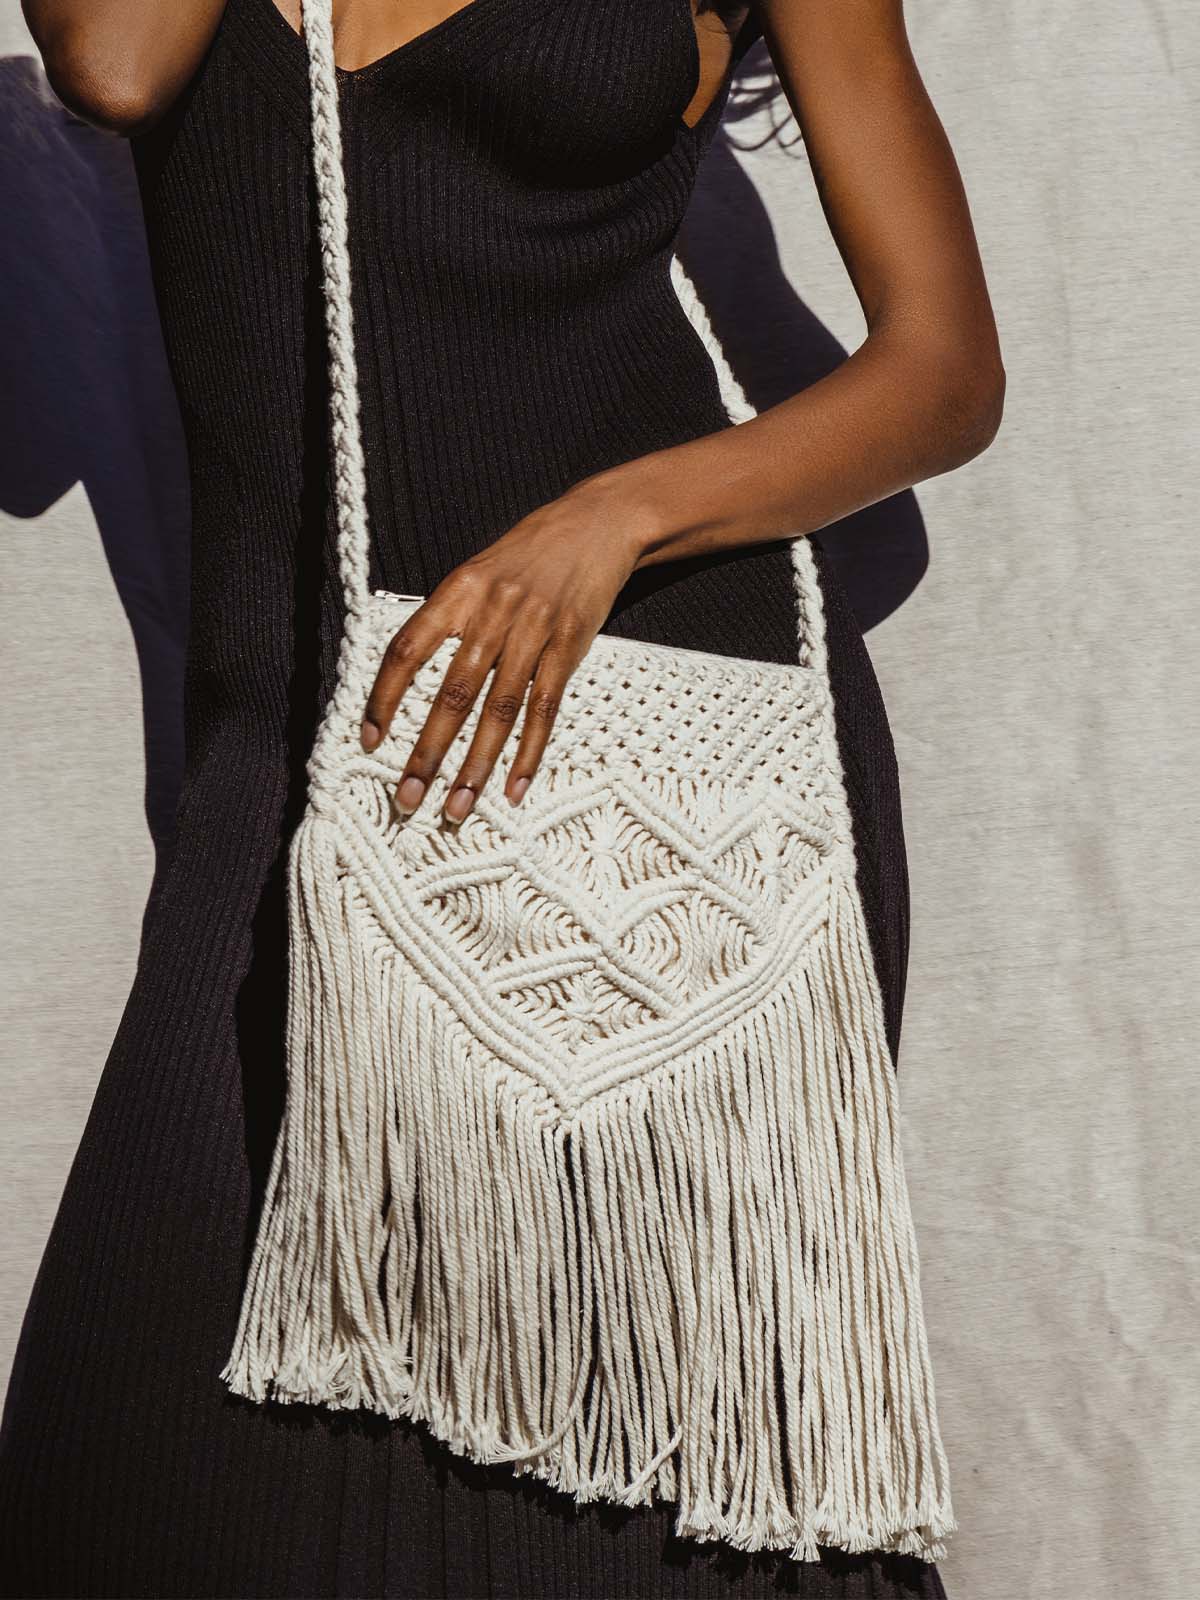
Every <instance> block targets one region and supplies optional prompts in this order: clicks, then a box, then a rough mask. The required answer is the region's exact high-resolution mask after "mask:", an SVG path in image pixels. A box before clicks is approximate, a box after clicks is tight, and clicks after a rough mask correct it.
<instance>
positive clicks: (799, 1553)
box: [221, 0, 956, 1561]
mask: <svg viewBox="0 0 1200 1600" xmlns="http://www.w3.org/2000/svg"><path fill="white" fill-rule="evenodd" d="M304 32H305V37H306V39H307V43H308V53H309V65H310V79H311V94H312V119H313V120H312V129H313V144H314V160H315V169H316V180H317V182H316V187H317V196H318V224H319V232H320V241H321V253H322V262H323V275H324V292H325V310H326V321H327V330H328V341H329V355H330V373H331V394H332V401H331V411H332V426H333V475H334V493H335V497H336V513H337V527H338V556H339V569H340V573H341V578H342V582H343V585H344V589H345V602H346V622H345V631H344V637H343V641H342V647H341V655H340V658H339V663H338V676H337V684H336V689H335V692H334V694H333V696H332V698H331V701H330V703H329V706H328V707H327V709H326V711H325V714H324V717H323V719H322V721H321V724H320V728H319V731H318V734H317V738H316V741H315V745H314V748H313V751H312V755H311V758H310V761H309V765H308V775H309V791H308V804H307V809H306V812H305V815H304V817H303V818H302V820H301V823H300V825H299V827H298V829H297V831H296V833H295V834H294V836H293V838H292V841H291V844H290V854H289V868H288V898H289V937H290V984H289V999H288V1016H287V1047H288V1085H287V1098H286V1105H285V1110H284V1118H283V1124H282V1128H281V1131H280V1134H279V1138H278V1142H277V1145H276V1148H275V1152H274V1159H273V1163H272V1167H271V1171H270V1174H269V1180H268V1186H267V1191H266V1195H265V1200H264V1205H263V1211H262V1214H261V1217H260V1219H259V1224H258V1233H257V1238H256V1242H255V1248H254V1252H253V1257H252V1261H251V1265H250V1269H249V1274H248V1278H247V1282H246V1286H245V1291H244V1295H243V1299H242V1305H241V1314H240V1320H239V1325H238V1329H237V1334H236V1339H235V1342H234V1346H233V1349H232V1352H231V1354H230V1357H229V1360H228V1362H227V1364H226V1366H225V1367H224V1369H223V1370H222V1373H221V1377H222V1378H223V1379H224V1380H225V1382H226V1383H227V1384H228V1386H229V1387H230V1388H231V1389H232V1390H233V1391H235V1392H236V1393H238V1394H241V1395H245V1396H248V1397H250V1398H251V1399H254V1400H267V1399H276V1400H281V1401H291V1402H307V1403H315V1404H319V1405H324V1406H330V1407H335V1408H359V1407H361V1408H367V1409H370V1410H373V1411H377V1412H382V1413H384V1414H385V1415H387V1416H389V1417H409V1418H415V1419H419V1420H420V1421H422V1422H423V1423H425V1424H427V1425H428V1427H429V1428H430V1429H431V1430H432V1432H433V1433H434V1434H435V1435H436V1436H437V1437H438V1438H439V1439H441V1440H443V1441H445V1443H446V1444H447V1445H449V1446H450V1447H451V1448H452V1449H453V1450H455V1451H457V1452H458V1453H460V1454H465V1455H467V1456H470V1457H472V1458H474V1459H475V1460H478V1461H482V1462H489V1461H500V1460H503V1461H509V1462H511V1463H513V1466H514V1470H517V1471H525V1472H533V1473H536V1474H537V1475H538V1476H539V1477H541V1478H543V1479H545V1480H548V1482H549V1483H551V1484H553V1485H555V1486H556V1487H557V1488H559V1489H561V1490H563V1491H565V1492H566V1493H568V1494H570V1495H573V1496H575V1497H576V1499H578V1500H580V1501H585V1500H594V1499H597V1498H606V1499H610V1500H614V1501H619V1502H622V1503H624V1504H627V1505H633V1504H637V1503H639V1502H642V1503H645V1502H648V1501H650V1500H651V1498H652V1497H655V1496H657V1497H661V1498H663V1499H666V1500H670V1501H673V1502H675V1503H676V1506H677V1517H676V1523H675V1526H676V1529H677V1531H678V1532H679V1533H681V1534H685V1535H691V1536H693V1537H696V1538H701V1539H722V1540H726V1541H729V1542H731V1543H732V1544H734V1545H736V1546H738V1547H740V1548H742V1549H747V1550H754V1549H760V1548H764V1547H774V1548H780V1549H783V1550H786V1551H788V1552H789V1553H790V1554H791V1555H792V1556H794V1557H795V1558H796V1559H800V1560H809V1561H814V1560H816V1559H817V1558H818V1554H817V1547H818V1545H829V1546H838V1547H841V1548H843V1549H845V1550H848V1551H866V1550H896V1551H901V1552H906V1553H911V1554H915V1555H919V1556H922V1557H924V1558H925V1559H926V1560H936V1559H938V1558H940V1557H941V1555H942V1554H943V1553H944V1543H943V1540H944V1539H945V1538H946V1536H947V1535H949V1534H950V1533H951V1532H952V1531H953V1530H954V1528H955V1527H956V1523H955V1521H954V1518H953V1513H952V1508H951V1501H950V1491H949V1478H948V1471H947V1465H946V1459H945V1455H944V1452H943V1448H942V1443H941V1440H940V1437H939V1433H938V1425H937V1417H936V1409H935V1401H934V1388H933V1379H932V1374H931V1370H930V1362H929V1355H928V1350H927V1344H926V1336H925V1328H924V1323H923V1313H922V1308H921V1300H920V1290H919V1268H918V1257H917V1250H916V1244H915V1240H914V1234H913V1227H912V1219H911V1214H910V1207H909V1198H908V1192H907V1188H906V1184H905V1176H904V1167H903V1162H902V1155H901V1147H900V1136H899V1115H898V1108H897V1101H896V1088H895V1075H894V1070H893V1063H892V1060H891V1057H890V1054H889V1048H888V1043H887V1038H886V1035H885V1030H884V1015H883V1007H882V998H881V994H880V990H879V984H878V979H877V975H876V971H875V968H874V965H873V961H872V956H871V949H870V944H869V941H868V934H867V928H866V924H865V922H864V916H863V909H862V905H861V902H860V897H859V890H858V887H857V882H856V875H855V857H854V850H853V843H852V832H851V819H850V812H849V807H848V801H847V796H846V791H845V788H844V786H843V781H842V772H841V765H840V761H839V755H838V748H837V740H836V732H835V727H834V704H833V698H832V694H831V691H830V686H829V677H828V672H827V667H826V657H825V644H824V626H823V617H822V604H821V594H820V590H819V587H818V580H817V574H816V570H815V567H814V563H813V555H812V551H811V547H810V546H809V544H808V541H807V540H806V539H805V538H803V537H801V538H797V539H795V540H794V541H793V544H792V549H793V552H794V563H795V565H794V571H795V591H796V598H797V607H798V638H799V650H798V660H797V662H796V664H795V665H778V664H771V663H766V662H760V661H753V660H744V659H731V658H729V657H727V656H718V655H710V654H708V653H706V652H703V651H696V650H681V649H674V648H670V647H666V646H662V645H653V644H643V643H639V642H636V641H631V640H628V639H625V638H621V637H617V636H614V635H610V634H606V633H603V632H602V633H600V634H598V635H597V636H596V638H595V639H594V641H593V643H592V646H591V648H590V649H589V651H588V654H587V657H586V659H585V660H584V661H583V663H582V664H581V665H580V666H579V667H578V668H577V669H576V671H575V673H574V674H573V676H572V678H571V680H570V681H569V683H568V686H567V690H566V693H565V695H564V697H563V700H562V703H561V707H560V710H559V713H558V716H557V719H556V721H555V723H554V726H553V731H552V733H551V736H550V742H549V745H548V748H547V750H546V753H545V756H544V758H543V761H542V764H541V767H540V769H539V771H538V774H537V777H536V779H535V781H534V783H533V784H532V786H531V788H530V790H529V792H528V794H527V795H526V797H525V799H524V801H523V802H522V803H521V805H519V806H516V807H513V806H510V805H509V804H508V803H507V801H506V800H505V799H504V798H503V795H502V794H501V792H500V787H501V782H502V780H501V777H500V764H498V765H497V767H496V769H495V771H494V772H493V775H492V779H489V782H488V783H487V785H485V787H484V788H483V790H482V792H481V793H480V794H479V796H478V798H477V801H476V804H475V807H474V809H473V810H472V811H471V813H470V814H469V815H468V816H467V818H466V820H465V821H464V822H463V823H462V824H461V825H460V826H458V827H457V828H454V827H453V826H449V825H447V824H445V823H442V822H441V821H440V820H434V819H436V818H438V817H439V813H440V808H441V804H442V802H443V800H444V798H445V788H446V781H447V780H446V779H445V777H444V776H442V775H439V777H438V778H437V779H436V780H435V783H434V785H433V786H432V789H431V793H430V796H429V804H428V805H427V807H426V808H424V809H423V810H422V811H419V812H418V813H416V814H415V815H414V816H413V817H411V818H410V819H409V820H408V821H406V822H400V821H398V820H396V819H395V818H394V816H393V814H392V811H391V808H390V804H389V800H390V796H391V794H392V792H393V791H394V788H395V786H396V784H397V782H398V781H399V778H400V775H401V770H402V767H403V763H404V761H405V759H406V757H407V754H408V751H409V750H410V748H411V746H412V744H413V742H414V741H415V737H416V734H417V733H418V732H419V730H420V728H421V726H422V724H423V723H424V720H425V717H426V715H427V714H428V711H429V709H430V706H431V704H432V700H433V697H434V695H435V694H436V693H437V690H438V689H439V687H440V685H441V682H442V680H443V678H444V676H445V671H446V667H447V665H448V663H449V660H450V657H451V655H452V653H453V650H454V648H455V645H456V641H454V640H447V641H446V642H445V643H444V644H443V645H442V647H441V648H440V650H439V651H438V652H437V653H436V654H435V655H434V656H433V657H432V658H431V659H430V660H429V661H428V662H427V663H426V665H425V666H424V667H423V668H422V669H421V671H420V672H419V674H418V675H417V678H416V680H415V682H414V683H413V685H412V687H411V688H410V689H409V690H408V692H407V694H406V695H405V697H404V699H403V701H402V703H401V706H400V710H399V712H398V713H397V715H396V718H395V720H394V723H393V725H392V729H391V732H390V733H389V734H388V736H387V737H385V739H384V740H383V742H382V743H381V744H380V745H379V746H378V747H377V748H376V749H375V750H374V751H372V752H371V753H370V754H366V753H365V752H364V751H363V749H362V747H361V745H360V742H359V737H358V730H359V725H360V722H361V718H362V713H363V709H364V706H365V704H366V698H367V693H368V691H369V688H370V686H371V683H372V682H373V680H374V677H375V674H376V671H377V669H378V666H379V664H380V660H381V657H382V654H383V651H384V648H385V646H386V645H387V643H388V641H389V639H390V638H391V637H392V635H393V634H394V633H395V631H396V629H397V627H398V626H399V625H400V623H401V622H402V621H403V620H404V618H405V617H406V616H407V615H409V614H410V612H411V611H412V610H413V609H414V608H415V607H416V606H417V605H418V604H419V603H420V597H414V596H397V595H392V594H388V593H384V592H380V591H375V592H372V591H371V589H370V587H369V581H368V530H367V513H366V501H365V493H364V467H363V455H362V449H361V443H360V438H359V421H358V396H357V379H356V370H355V357H354V342H353V331H352V323H351V304H350V271H349V258H348V245H347V219H346V194H345V184H344V176H343V171H342V155H341V136H340V131H339V121H338V92H337V81H336V77H335V72H334V61H333V38H332V27H331V22H330V0H305V5H304ZM671 270H672V277H673V282H674V285H675V287H676V290H677V292H678V294H679V296H680V298H681V300H682V302H683V304H684V306H685V307H686V309H687V311H688V313H689V315H690V317H691V319H692V324H693V326H694V327H695V329H696V331H697V332H698V334H699V335H700V337H701V338H702V340H703V341H704V344H705V346H706V348H707V349H708V350H709V352H710V354H711V357H712V359H713V361H714V362H715V364H716V368H717V371H718V375H719V378H720V382H721V388H722V396H723V400H724V404H725V405H726V408H727V411H728V414H729V416H730V419H731V421H734V422H739V421H742V420H744V419H745V418H746V417H748V416H750V415H753V411H752V409H751V407H750V406H749V405H748V403H747V401H746V399H745V397H744V395H743V394H742V393H741V391H740V389H739V387H738V385H737V383H736V381H735V379H734V377H733V375H732V373H731V372H730V370H729V368H728V365H727V364H726V362H725V360H724V358H723V356H722V354H721V352H720V349H719V347H718V346H717V344H716V342H715V340H714V339H713V337H712V333H711V330H710V328H709V325H708V320H707V317H706V315H705V313H704V310H703V308H702V307H701V306H700V304H699V303H698V301H697V299H696V296H695V294H694V291H693V290H692V288H691V285H690V283H689V282H688V280H687V279H686V277H685V276H684V274H683V272H682V270H681V269H680V267H679V263H678V260H677V259H673V261H672V266H671ZM476 716H477V713H473V714H472V715H471V716H470V717H468V719H467V723H466V726H465V728H464V729H463V731H462V732H461V733H460V735H459V739H458V740H456V742H455V747H454V748H452V750H451V752H450V755H449V756H448V757H447V759H446V761H445V763H444V765H443V773H446V772H451V773H452V772H453V771H454V770H455V761H454V758H455V755H456V754H458V753H459V752H460V751H461V750H465V747H466V744H467V742H469V738H470V735H471V733H472V731H473V728H474V725H475V721H476ZM493 780H494V783H493Z"/></svg>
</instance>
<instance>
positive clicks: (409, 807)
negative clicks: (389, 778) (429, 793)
mask: <svg viewBox="0 0 1200 1600" xmlns="http://www.w3.org/2000/svg"><path fill="white" fill-rule="evenodd" d="M424 796H425V784H424V783H423V781H422V780H421V779H420V778H405V780H404V782H403V783H402V784H401V785H400V787H399V788H398V789H397V790H396V810H397V811H399V812H400V814H401V815H402V816H405V817H409V816H411V815H412V813H413V812H414V811H415V810H416V809H417V807H418V806H419V805H420V804H421V801H422V799H423V798H424Z"/></svg>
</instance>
